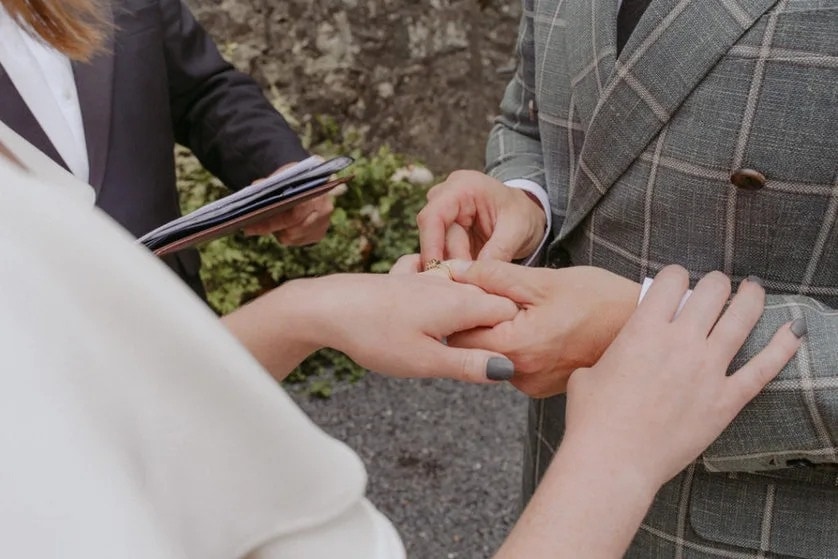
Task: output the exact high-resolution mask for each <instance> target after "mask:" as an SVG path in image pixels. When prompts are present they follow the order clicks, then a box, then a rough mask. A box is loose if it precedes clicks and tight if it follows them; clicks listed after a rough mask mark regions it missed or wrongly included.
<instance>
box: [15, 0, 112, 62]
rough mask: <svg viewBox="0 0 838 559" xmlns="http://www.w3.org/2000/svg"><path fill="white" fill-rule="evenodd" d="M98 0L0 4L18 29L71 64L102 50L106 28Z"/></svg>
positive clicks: (29, 0)
mask: <svg viewBox="0 0 838 559" xmlns="http://www.w3.org/2000/svg"><path fill="white" fill-rule="evenodd" d="M100 1H101V0H0V3H2V4H3V7H4V8H6V11H8V12H9V14H10V15H11V16H12V17H13V18H15V19H16V20H17V21H18V22H19V23H20V24H21V26H22V27H23V28H24V29H26V30H27V31H29V32H30V33H33V34H35V35H37V36H39V37H40V38H41V39H43V40H44V41H45V42H47V43H49V44H50V45H52V46H53V47H54V48H55V49H56V50H58V51H61V52H63V53H64V54H66V55H67V56H68V57H69V58H71V59H73V60H89V59H90V58H91V57H93V55H95V54H96V53H98V52H99V51H101V50H102V46H103V44H104V40H105V36H106V33H107V28H108V26H107V24H106V23H105V18H104V16H103V13H102V5H101V3H100Z"/></svg>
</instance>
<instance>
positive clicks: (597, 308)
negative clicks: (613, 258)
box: [448, 261, 640, 398]
mask: <svg viewBox="0 0 838 559" xmlns="http://www.w3.org/2000/svg"><path fill="white" fill-rule="evenodd" d="M451 269H452V272H453V275H454V279H455V280H456V281H459V282H463V283H470V284H473V285H476V286H478V287H480V288H482V289H483V290H485V291H486V292H488V293H494V294H497V295H501V296H504V297H507V298H509V299H511V300H513V301H515V302H516V303H517V304H518V305H519V306H520V307H521V309H522V310H521V312H519V313H518V314H517V315H516V316H515V318H514V319H513V320H511V321H509V322H503V323H501V324H498V325H497V326H495V327H493V328H480V329H475V330H471V331H468V332H461V333H458V334H455V335H452V336H449V337H448V344H449V345H451V346H455V347H466V348H483V349H488V350H491V351H497V352H499V353H502V354H503V355H506V356H507V357H508V358H510V359H511V360H512V361H513V362H514V363H515V376H514V378H513V379H512V383H513V384H514V385H515V386H516V387H517V388H518V389H520V390H521V391H522V392H525V393H526V394H528V395H530V396H532V397H536V398H541V397H547V396H552V395H554V394H558V393H560V392H564V391H565V389H566V386H567V379H568V377H569V376H570V374H571V373H572V372H573V371H574V370H575V369H577V368H579V367H589V366H591V365H593V364H594V363H596V361H597V360H598V359H599V357H600V356H601V355H602V353H603V352H604V351H605V349H606V348H607V347H608V345H609V344H610V343H611V341H612V340H613V339H614V337H615V336H616V335H617V333H618V332H619V330H620V328H622V326H623V325H624V324H625V322H626V320H628V318H629V316H630V315H631V313H632V312H633V311H634V309H635V307H636V306H637V299H638V296H639V293H640V285H639V284H637V283H635V282H633V281H630V280H627V279H625V278H623V277H621V276H618V275H616V274H612V273H611V272H608V271H606V270H603V269H601V268H594V267H587V266H576V267H572V268H563V269H561V270H551V269H546V268H527V267H523V266H516V265H514V264H507V263H503V262H497V261H478V262H474V263H471V262H466V261H454V262H452V263H451Z"/></svg>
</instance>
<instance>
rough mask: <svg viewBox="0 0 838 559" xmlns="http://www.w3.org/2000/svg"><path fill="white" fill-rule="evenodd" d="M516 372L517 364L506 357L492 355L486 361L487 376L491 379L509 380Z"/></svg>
mask: <svg viewBox="0 0 838 559" xmlns="http://www.w3.org/2000/svg"><path fill="white" fill-rule="evenodd" d="M514 374H515V365H514V364H513V363H512V361H510V360H509V359H507V358H505V357H490V358H489V362H488V363H486V378H487V379H489V380H509V379H511V378H512V376H513V375H514Z"/></svg>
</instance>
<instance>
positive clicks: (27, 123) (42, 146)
mask: <svg viewBox="0 0 838 559" xmlns="http://www.w3.org/2000/svg"><path fill="white" fill-rule="evenodd" d="M0 99H3V102H2V103H0V121H2V122H4V123H5V124H6V126H8V127H9V128H11V129H12V130H14V131H15V132H17V133H18V134H20V135H21V136H23V137H24V138H26V139H27V140H28V141H29V143H31V144H32V145H33V146H35V147H36V148H38V149H39V150H40V151H41V152H43V153H44V155H46V156H47V157H49V158H50V159H52V160H53V161H55V162H56V163H58V164H59V165H61V166H62V167H64V168H65V169H67V164H66V163H64V159H62V157H61V156H60V155H59V154H58V150H56V149H55V146H54V145H53V144H52V141H50V139H49V137H48V136H47V133H46V132H44V129H43V128H41V125H40V124H38V120H37V119H36V118H35V115H33V114H32V111H30V110H29V107H28V106H27V105H26V102H25V101H24V100H23V97H21V96H20V93H19V92H18V90H17V88H16V87H15V85H14V84H13V83H12V78H11V77H9V74H7V73H6V70H4V69H3V66H2V65H0Z"/></svg>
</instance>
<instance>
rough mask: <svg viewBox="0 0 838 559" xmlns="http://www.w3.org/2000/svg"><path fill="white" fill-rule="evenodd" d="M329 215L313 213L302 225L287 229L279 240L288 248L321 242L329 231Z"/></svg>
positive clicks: (280, 235)
mask: <svg viewBox="0 0 838 559" xmlns="http://www.w3.org/2000/svg"><path fill="white" fill-rule="evenodd" d="M330 224H331V220H330V219H329V216H328V215H319V214H317V213H313V214H311V215H310V216H309V218H307V219H306V221H305V222H303V224H302V225H300V226H298V227H295V228H293V229H286V230H285V231H282V232H281V233H280V234H279V237H278V238H279V240H280V242H281V243H282V244H284V245H287V246H304V245H310V244H313V243H317V242H319V241H320V240H321V239H322V238H323V237H324V236H325V235H326V232H327V231H328V230H329V225H330Z"/></svg>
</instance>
